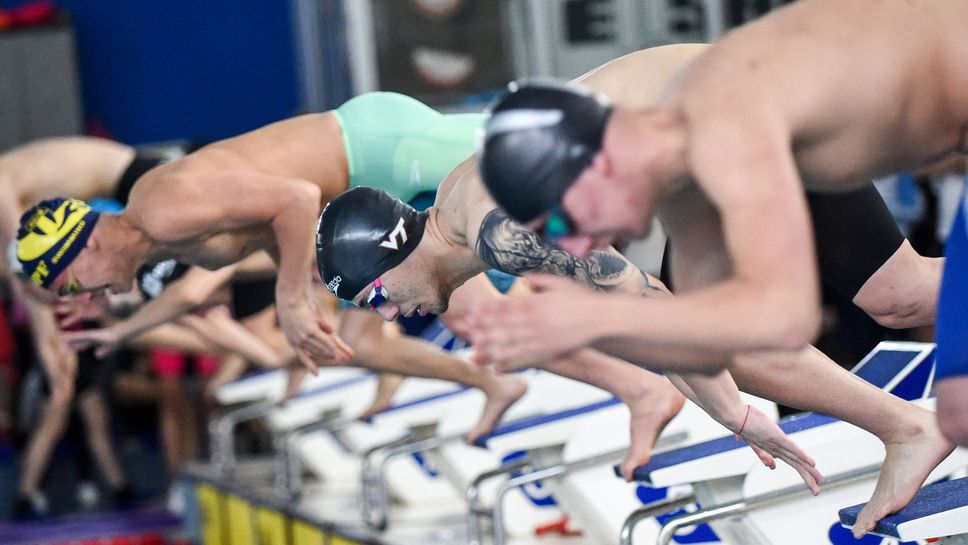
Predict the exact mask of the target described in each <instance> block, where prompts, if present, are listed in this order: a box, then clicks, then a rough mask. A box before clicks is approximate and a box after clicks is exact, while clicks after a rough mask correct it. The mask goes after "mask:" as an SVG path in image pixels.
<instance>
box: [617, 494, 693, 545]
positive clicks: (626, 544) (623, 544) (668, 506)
mask: <svg viewBox="0 0 968 545" xmlns="http://www.w3.org/2000/svg"><path fill="white" fill-rule="evenodd" d="M693 503H696V495H695V494H687V495H685V496H679V497H677V498H666V499H664V500H658V501H654V502H652V503H649V504H646V505H645V506H644V507H641V508H639V509H636V510H635V511H632V514H631V515H629V516H628V518H627V519H625V523H624V524H623V525H622V531H621V533H620V534H619V543H620V545H632V534H633V532H634V531H635V527H636V526H638V524H639V522H642V521H643V520H646V519H651V518H654V517H657V516H659V515H662V514H664V513H671V512H672V511H675V510H676V509H679V508H682V507H685V506H687V505H690V504H693Z"/></svg>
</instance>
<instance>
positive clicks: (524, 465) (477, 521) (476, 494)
mask: <svg viewBox="0 0 968 545" xmlns="http://www.w3.org/2000/svg"><path fill="white" fill-rule="evenodd" d="M530 467H531V461H530V460H528V459H527V458H526V457H525V458H523V459H521V460H517V461H514V462H511V463H508V464H504V465H502V466H501V467H498V468H495V469H492V470H490V471H485V472H484V473H481V474H480V475H478V476H477V477H475V478H474V480H473V481H471V484H470V485H468V487H467V491H466V492H465V498H467V543H468V545H481V536H482V535H483V533H484V532H483V531H482V530H481V517H490V516H491V510H490V509H488V508H487V507H486V506H484V505H481V503H480V496H481V486H482V485H483V484H484V483H485V482H487V481H489V480H491V479H493V478H495V477H500V476H502V475H507V474H508V473H512V472H515V471H524V470H526V469H528V468H530Z"/></svg>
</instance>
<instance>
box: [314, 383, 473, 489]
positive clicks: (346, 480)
mask: <svg viewBox="0 0 968 545" xmlns="http://www.w3.org/2000/svg"><path fill="white" fill-rule="evenodd" d="M394 398H395V399H396V401H397V404H396V405H393V406H392V407H390V408H388V409H386V410H384V411H381V412H380V413H378V414H377V415H375V416H374V417H372V418H371V419H370V421H369V422H361V421H358V420H348V421H347V422H346V423H345V425H343V426H339V427H335V428H332V429H326V430H319V431H316V432H312V433H309V434H306V435H305V436H303V437H302V438H300V439H299V440H298V441H297V442H296V445H295V448H296V449H298V452H299V454H300V459H301V461H302V463H303V465H305V467H306V468H307V469H309V470H310V471H311V472H312V473H313V474H315V475H317V476H318V477H319V478H320V479H321V480H322V481H323V482H325V483H330V484H339V483H342V484H343V485H346V484H351V485H352V486H353V487H356V486H357V485H358V484H359V483H360V472H361V467H360V464H361V461H363V460H365V458H366V454H367V452H368V451H369V450H370V449H373V448H375V447H378V446H382V445H386V444H389V443H393V442H396V441H400V440H402V439H404V438H406V437H408V435H409V434H410V433H411V430H412V429H414V428H418V427H421V426H433V425H434V424H435V421H436V418H437V417H438V416H439V415H440V414H442V412H443V411H447V410H453V409H456V408H465V409H469V410H472V411H476V412H478V413H479V412H480V407H482V406H483V399H484V396H483V394H482V393H481V392H480V391H479V390H476V389H470V388H463V387H455V385H454V384H453V383H450V382H446V381H441V380H432V379H422V378H408V379H407V380H406V381H404V383H403V385H402V386H401V387H400V390H399V391H398V392H397V393H396V395H395V396H394ZM435 413H436V414H435ZM364 463H365V462H364ZM386 476H387V483H388V484H389V485H390V488H389V489H390V491H392V492H394V497H395V498H396V499H400V500H403V501H404V502H405V503H414V502H418V501H420V500H421V499H426V498H427V497H433V496H440V495H441V494H442V493H448V492H449V493H450V494H451V495H453V490H452V487H450V486H449V485H447V484H445V483H440V482H438V481H437V480H436V479H435V478H434V474H433V472H432V471H429V470H428V469H427V468H426V467H425V466H424V465H422V464H420V463H419V460H415V459H413V458H401V459H399V460H394V461H393V462H392V465H391V466H390V467H388V468H387V472H386ZM394 485H396V487H395V486H394Z"/></svg>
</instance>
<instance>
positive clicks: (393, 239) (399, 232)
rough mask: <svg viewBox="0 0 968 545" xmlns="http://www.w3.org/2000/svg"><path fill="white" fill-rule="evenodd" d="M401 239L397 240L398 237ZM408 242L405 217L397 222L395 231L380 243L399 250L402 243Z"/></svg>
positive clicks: (384, 246) (385, 246)
mask: <svg viewBox="0 0 968 545" xmlns="http://www.w3.org/2000/svg"><path fill="white" fill-rule="evenodd" d="M398 238H399V239H401V240H400V242H397V239H398ZM406 242H407V232H406V231H405V230H404V229H403V218H400V221H398V222H397V226H396V227H394V228H393V231H391V232H390V234H389V235H387V238H386V240H384V241H383V242H381V243H380V246H381V247H383V248H388V249H390V250H399V249H400V246H401V244H406Z"/></svg>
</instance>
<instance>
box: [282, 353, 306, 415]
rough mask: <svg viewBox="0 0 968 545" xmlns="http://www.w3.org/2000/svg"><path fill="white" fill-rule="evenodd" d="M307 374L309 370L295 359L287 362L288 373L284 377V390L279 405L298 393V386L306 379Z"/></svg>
mask: <svg viewBox="0 0 968 545" xmlns="http://www.w3.org/2000/svg"><path fill="white" fill-rule="evenodd" d="M308 374H309V371H307V370H306V368H305V367H303V366H302V365H300V364H299V363H297V362H296V360H292V361H290V362H289V373H288V375H287V377H286V392H285V393H284V394H283V396H282V399H280V400H279V404H280V405H281V404H284V403H285V402H286V401H289V400H290V399H292V398H294V397H296V394H298V393H299V388H300V387H301V386H302V384H303V382H304V381H305V380H306V376H307V375H308Z"/></svg>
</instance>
